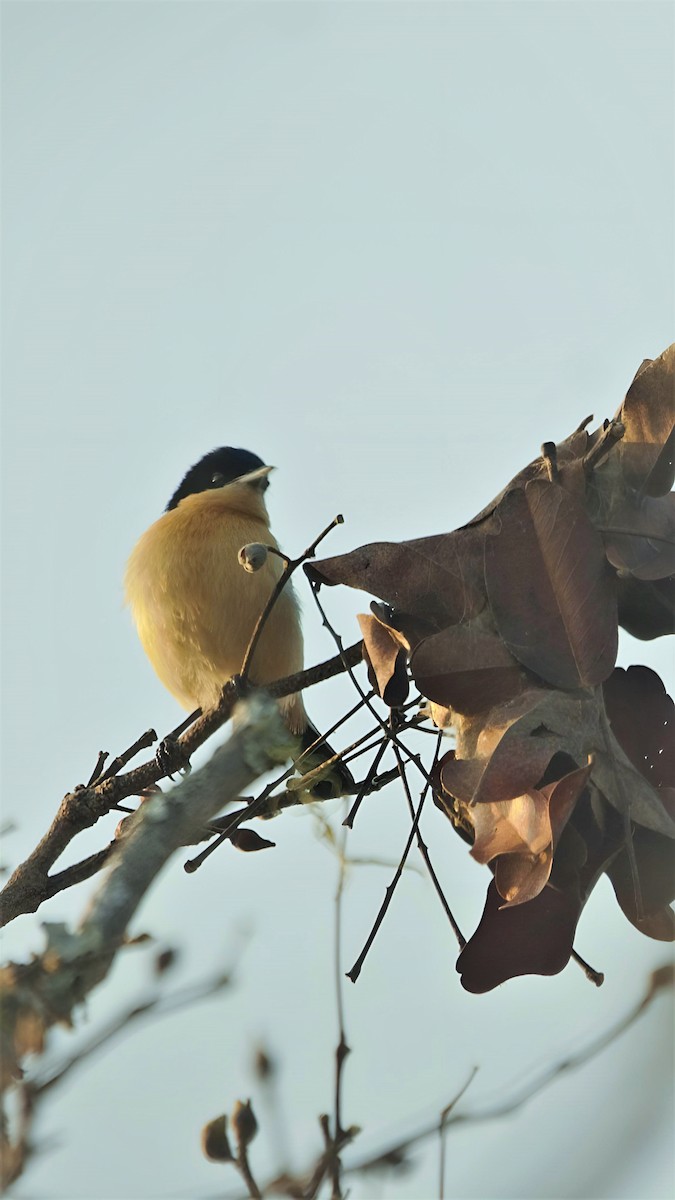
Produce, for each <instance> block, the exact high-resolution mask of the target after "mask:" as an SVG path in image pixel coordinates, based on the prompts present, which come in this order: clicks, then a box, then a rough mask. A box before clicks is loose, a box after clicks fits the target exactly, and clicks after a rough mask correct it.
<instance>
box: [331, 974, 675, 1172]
mask: <svg viewBox="0 0 675 1200" xmlns="http://www.w3.org/2000/svg"><path fill="white" fill-rule="evenodd" d="M674 984H675V966H674V965H673V964H672V963H667V964H665V965H664V966H663V967H658V968H657V969H656V970H655V971H653V972H652V974H651V975H650V976H649V978H648V981H647V987H646V988H645V991H644V994H643V995H642V997H641V998H640V1000H639V1001H638V1002H637V1004H635V1005H634V1006H633V1008H631V1009H630V1011H629V1012H628V1013H627V1014H626V1016H624V1017H622V1018H621V1019H620V1020H619V1021H617V1022H616V1023H615V1024H614V1025H613V1026H611V1028H610V1029H608V1030H605V1031H604V1032H603V1033H601V1034H600V1035H599V1036H598V1037H597V1038H595V1039H593V1041H591V1042H589V1043H588V1045H587V1046H585V1047H584V1049H583V1050H580V1051H579V1052H578V1053H577V1054H571V1055H569V1056H568V1057H567V1058H564V1059H561V1060H560V1061H559V1062H556V1063H553V1064H552V1065H551V1066H550V1067H547V1068H545V1070H543V1071H542V1072H541V1073H540V1074H539V1076H538V1077H537V1078H536V1079H534V1080H533V1081H532V1082H531V1083H528V1084H526V1085H525V1086H523V1087H521V1088H520V1089H517V1090H515V1091H514V1092H513V1093H512V1094H511V1095H510V1096H508V1097H507V1098H506V1099H505V1100H503V1101H502V1102H501V1103H500V1104H495V1105H492V1106H489V1107H487V1108H485V1109H482V1110H480V1109H479V1110H476V1111H474V1112H466V1113H457V1112H454V1113H452V1114H451V1115H450V1116H448V1117H446V1118H445V1120H444V1121H443V1131H444V1133H447V1132H448V1131H449V1130H450V1128H451V1127H453V1126H459V1125H473V1124H477V1123H478V1122H480V1121H496V1120H498V1119H499V1118H500V1117H506V1116H509V1114H510V1113H512V1112H516V1111H517V1110H518V1109H519V1108H523V1107H524V1105H525V1104H527V1103H528V1101H529V1100H531V1099H532V1098H533V1097H534V1096H537V1095H539V1093H540V1092H543V1091H545V1090H546V1089H547V1088H548V1087H550V1086H551V1084H552V1083H554V1082H555V1081H556V1079H559V1078H560V1076H561V1075H564V1074H565V1073H566V1072H568V1071H576V1070H578V1069H579V1068H580V1067H584V1066H586V1065H587V1063H589V1062H591V1061H592V1059H594V1058H595V1057H596V1056H597V1055H598V1054H600V1053H601V1051H603V1050H605V1049H606V1048H607V1046H610V1045H612V1043H613V1042H615V1041H617V1039H618V1038H620V1037H621V1035H622V1034H624V1033H625V1032H626V1031H627V1030H628V1029H630V1027H631V1026H632V1025H634V1024H635V1022H636V1021H637V1020H638V1019H639V1018H640V1017H641V1016H642V1015H643V1013H645V1012H646V1011H647V1009H648V1008H650V1006H651V1005H652V1003H653V1001H654V1000H655V998H656V996H657V995H659V994H660V993H661V992H662V991H668V990H672V989H673V986H674ZM455 1103H456V1099H455V1100H454V1101H452V1102H451V1106H450V1107H453V1106H454V1104H455ZM438 1132H439V1123H438V1120H435V1121H434V1122H433V1123H431V1124H429V1125H427V1126H425V1127H424V1128H423V1129H420V1130H419V1131H418V1132H417V1133H414V1134H411V1135H410V1136H409V1137H405V1138H401V1139H398V1140H396V1141H394V1142H392V1143H391V1144H390V1145H389V1146H387V1147H386V1148H385V1149H384V1150H381V1151H379V1152H378V1153H377V1154H375V1155H368V1156H367V1157H364V1158H362V1159H360V1160H359V1161H357V1162H354V1163H351V1164H346V1165H345V1167H344V1170H345V1172H348V1173H350V1174H355V1173H358V1172H360V1171H374V1170H377V1168H378V1166H382V1167H386V1166H387V1165H392V1164H395V1163H396V1162H401V1161H402V1160H403V1159H404V1158H405V1156H406V1154H407V1152H408V1150H410V1149H411V1148H412V1147H413V1146H416V1145H418V1144H419V1143H420V1142H424V1141H427V1140H428V1139H429V1138H432V1137H435V1136H437V1135H438Z"/></svg>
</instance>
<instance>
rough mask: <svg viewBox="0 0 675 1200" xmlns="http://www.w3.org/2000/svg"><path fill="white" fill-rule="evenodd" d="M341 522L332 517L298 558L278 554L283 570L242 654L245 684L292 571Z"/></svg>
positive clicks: (341, 521)
mask: <svg viewBox="0 0 675 1200" xmlns="http://www.w3.org/2000/svg"><path fill="white" fill-rule="evenodd" d="M343 522H344V517H343V516H342V514H341V513H338V515H337V516H336V517H333V520H332V521H331V522H330V525H327V526H326V528H325V529H323V530H322V531H321V533H320V534H319V536H318V537H317V538H315V539H314V541H313V542H312V544H311V546H308V547H307V549H306V550H305V551H304V553H303V554H301V555H300V557H299V558H287V557H286V555H285V554H280V557H281V558H282V559H283V560H284V564H285V565H284V569H283V571H282V572H281V575H280V576H279V578H278V579H277V582H276V583H275V585H274V588H273V589H272V592H271V594H270V596H269V597H268V600H267V603H266V604H265V607H264V608H263V610H262V612H261V614H260V616H259V617H258V620H257V621H256V623H255V627H254V630H253V633H252V634H251V638H250V641H249V643H248V646H247V647H246V653H245V654H244V661H243V662H242V664H241V670H240V672H239V678H240V679H241V680H242V681H243V682H246V681H247V680H248V676H249V671H250V668H251V662H252V660H253V655H254V654H255V651H256V647H257V645H258V642H259V641H260V637H261V635H262V631H263V629H264V628H265V625H266V624H267V620H268V618H269V615H270V613H271V612H272V609H273V608H274V605H275V604H276V602H277V600H278V599H279V596H280V595H281V593H282V591H283V590H284V588H285V586H286V584H287V583H288V581H289V579H290V578H291V575H292V574H293V572H294V571H297V569H298V567H299V566H301V564H302V563H304V562H307V560H308V559H309V558H313V557H314V555H315V554H316V548H317V546H318V545H319V543H320V542H322V541H323V539H324V538H325V537H327V536H328V534H329V533H330V532H331V530H333V529H335V527H336V525H342V524H343ZM268 549H276V547H268ZM279 553H280V552H279Z"/></svg>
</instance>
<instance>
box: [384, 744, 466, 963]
mask: <svg viewBox="0 0 675 1200" xmlns="http://www.w3.org/2000/svg"><path fill="white" fill-rule="evenodd" d="M442 740H443V734H442V732H441V731H440V730H439V733H438V738H437V741H436V750H435V752H434V761H433V764H432V770H433V768H434V767H435V765H436V762H437V760H438V754H439V751H440V748H441V742H442ZM394 754H395V756H396V762H397V764H398V770H399V774H400V776H401V780H402V782H403V788H404V791H405V794H406V799H407V801H408V808H409V810H410V816H411V817H412V818H413V819H414V816H415V808H414V805H413V800H412V796H411V794H410V788H409V786H408V780H407V777H406V773H405V767H404V764H403V760H402V758H401V754H400V751H399V748H398V746H397V745H394ZM428 787H429V784H428V783H425V785H424V791H423V792H422V797H423V798H425V797H426V793H427V790H428ZM416 836H417V845H418V848H419V851H420V854H421V855H422V858H423V859H424V862H425V863H426V868H427V871H428V872H429V875H430V877H431V882H432V883H433V885H434V888H435V890H436V895H437V896H438V898H439V900H440V902H441V904H442V906H443V909H444V911H445V915H446V917H447V918H448V920H449V922H450V924H451V926H452V930H453V932H454V935H455V937H456V938H457V941H458V943H459V947H460V950H463V949H464V947H465V946H466V938H465V937H464V934H463V933H462V931H461V929H460V927H459V925H458V924H457V921H456V920H455V917H454V914H453V912H452V910H451V908H450V905H449V904H448V902H447V900H446V898H445V893H444V892H443V888H442V887H441V884H440V880H439V878H438V876H437V874H436V872H435V871H434V868H433V866H432V865H431V858H430V856H429V848H428V846H427V844H426V842H425V841H424V839H423V837H422V832H421V830H420V828H419V825H418V827H417V835H416Z"/></svg>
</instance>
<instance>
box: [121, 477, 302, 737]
mask: <svg viewBox="0 0 675 1200" xmlns="http://www.w3.org/2000/svg"><path fill="white" fill-rule="evenodd" d="M258 541H260V542H263V543H265V544H267V545H276V542H275V541H274V539H273V537H272V535H271V534H270V532H269V529H268V528H267V527H266V525H265V523H264V522H261V521H260V520H259V519H256V518H254V517H250V516H247V515H245V514H243V513H240V512H232V511H229V510H228V509H227V508H226V507H225V506H224V505H223V503H222V497H221V495H220V493H219V492H218V491H215V492H207V493H200V494H199V495H198V496H190V497H187V499H186V500H183V501H182V502H181V504H180V505H179V506H178V508H176V509H173V510H172V511H171V512H168V513H165V514H164V516H162V517H160V519H159V520H158V521H156V522H155V524H154V525H151V527H150V528H149V529H148V530H147V532H146V533H144V534H143V536H142V537H141V538H140V540H139V541H138V543H137V545H136V547H135V549H134V551H133V553H132V555H131V557H130V559H129V563H128V566H127V573H126V579H125V589H126V597H127V601H128V603H129V606H130V608H131V612H132V615H133V618H134V621H135V623H136V628H137V630H138V635H139V637H140V639H141V642H142V644H143V647H144V649H145V652H146V654H147V656H148V658H149V659H150V662H151V663H152V665H153V667H154V669H155V671H156V672H157V675H158V676H159V678H160V680H161V681H162V683H163V684H164V686H165V687H166V688H167V689H168V691H170V692H171V693H172V695H174V696H175V697H176V699H177V700H178V701H179V703H180V704H181V705H182V706H183V707H184V708H186V709H189V710H191V709H193V708H197V707H199V708H203V709H206V708H210V707H212V706H213V705H214V704H215V703H217V701H218V698H219V696H220V692H221V689H222V687H223V684H224V683H226V682H227V680H228V679H231V678H232V676H233V675H236V674H237V673H238V672H239V671H240V669H241V665H242V662H243V659H244V655H245V653H246V649H247V647H248V644H249V641H250V638H251V634H252V633H253V629H254V627H255V624H256V621H257V619H258V616H259V614H260V613H261V612H262V610H263V608H264V606H265V604H266V602H267V600H268V598H269V596H270V593H271V592H272V589H273V587H274V585H275V583H276V581H277V580H278V578H279V576H280V574H281V572H282V569H283V564H282V561H281V559H279V558H278V557H277V556H276V555H273V554H270V555H268V558H267V561H266V563H265V565H264V566H263V567H262V568H261V569H260V570H259V571H257V572H255V573H253V574H251V573H249V572H247V571H244V570H243V568H242V567H241V566H240V565H239V563H238V561H237V555H238V552H239V549H240V548H241V546H243V545H245V544H246V543H248V542H258ZM302 662H303V647H302V632H301V629H300V619H299V612H298V605H297V601H296V598H295V595H294V593H293V591H292V590H291V589H290V586H289V585H287V586H286V588H285V589H284V591H283V592H282V594H281V596H280V597H279V599H278V601H277V603H276V604H275V606H274V609H273V610H272V612H271V614H270V616H269V618H268V620H267V623H266V625H265V629H264V631H263V634H262V636H261V639H260V641H259V643H258V646H257V649H256V652H255V656H254V659H253V663H252V666H251V671H250V678H251V680H252V682H254V683H259V684H264V683H269V682H271V681H272V680H275V679H280V678H283V677H284V676H286V675H290V674H292V673H293V672H295V671H299V670H301V669H302ZM284 708H285V709H286V711H287V715H288V718H289V724H290V725H291V727H294V728H296V729H297V728H302V726H303V724H304V720H303V719H302V718H303V717H304V713H303V710H302V701H301V699H300V697H299V696H298V697H292V698H289V701H288V702H287V703H286V704H285V705H284ZM301 714H302V716H301Z"/></svg>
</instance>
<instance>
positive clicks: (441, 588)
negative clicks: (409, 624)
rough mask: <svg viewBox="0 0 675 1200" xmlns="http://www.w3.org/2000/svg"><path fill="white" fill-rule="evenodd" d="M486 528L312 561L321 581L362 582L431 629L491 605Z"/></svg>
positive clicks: (360, 585)
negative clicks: (487, 601)
mask: <svg viewBox="0 0 675 1200" xmlns="http://www.w3.org/2000/svg"><path fill="white" fill-rule="evenodd" d="M482 547H483V534H482V532H481V531H479V530H473V529H467V530H462V529H460V530H457V531H455V532H454V533H441V534H438V535H436V536H434V537H426V538H417V539H415V540H413V541H409V542H400V543H397V542H373V543H372V544H371V545H369V546H361V547H360V548H359V549H358V550H353V551H351V553H349V554H341V555H338V556H337V557H335V558H324V559H320V560H319V561H317V562H313V563H307V564H306V565H305V570H306V572H307V574H308V575H309V576H310V578H311V579H313V580H314V581H315V582H318V583H326V584H329V585H333V584H338V583H342V584H345V585H347V586H348V587H354V588H361V589H362V590H363V591H366V592H369V593H370V594H371V595H372V596H378V597H379V598H380V600H385V601H386V602H387V603H388V604H392V605H393V606H394V608H395V609H396V610H397V613H403V614H408V615H410V616H413V617H416V618H418V619H422V620H424V621H427V622H428V623H429V629H428V630H427V632H432V631H433V630H434V629H443V628H445V626H446V625H454V624H456V623H457V622H459V621H466V620H470V619H471V617H473V616H475V615H476V613H478V612H480V610H481V609H482V608H483V607H484V605H485V591H484V584H483V579H482V561H483V548H482Z"/></svg>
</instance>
